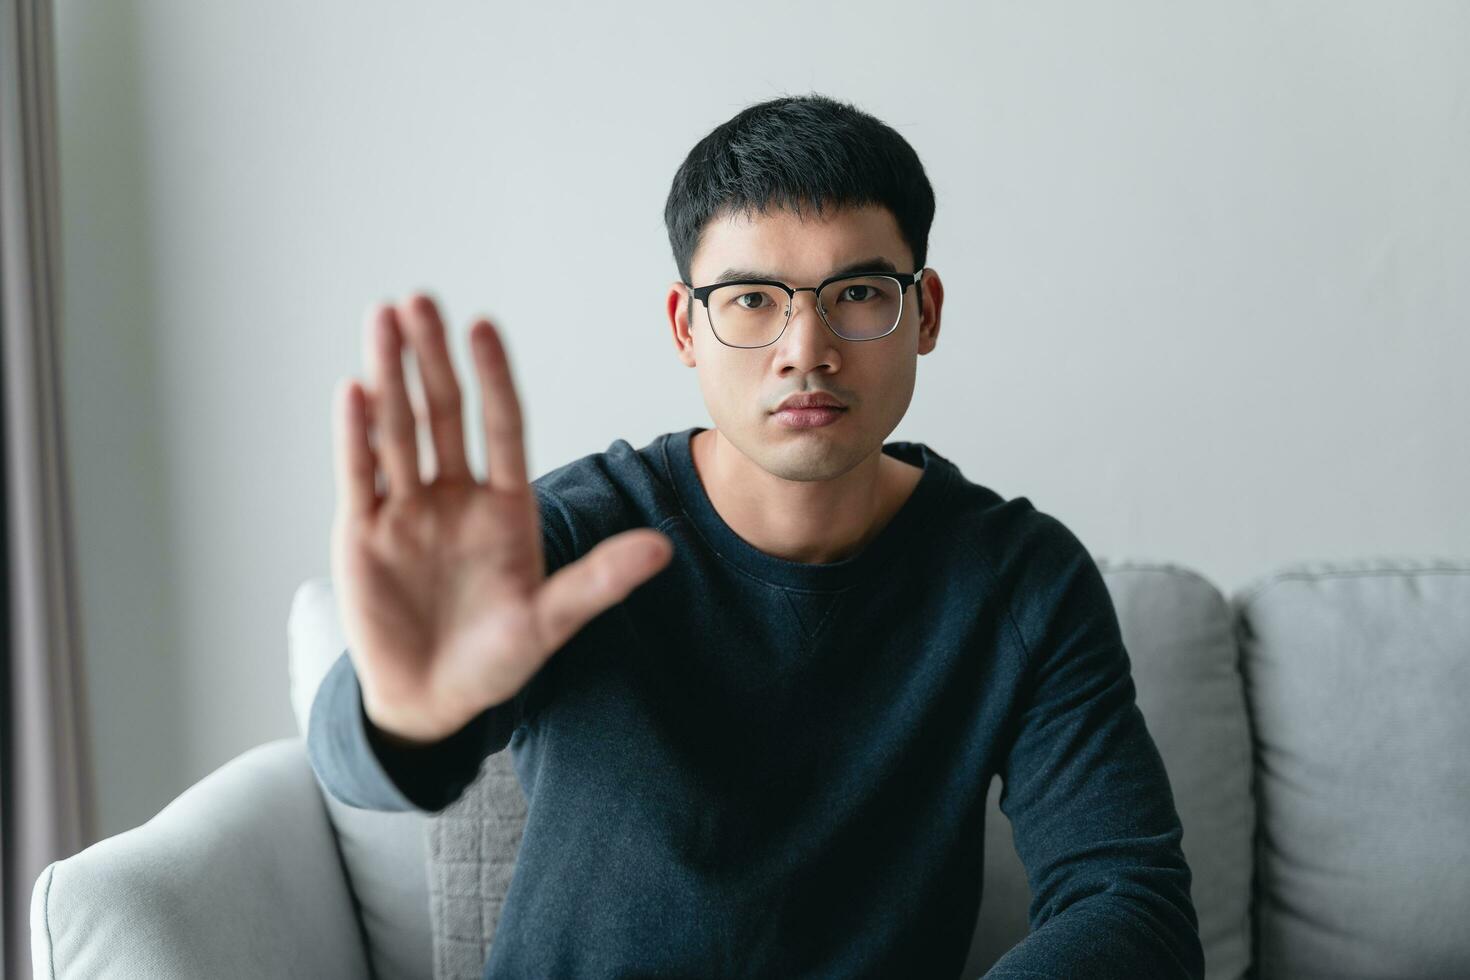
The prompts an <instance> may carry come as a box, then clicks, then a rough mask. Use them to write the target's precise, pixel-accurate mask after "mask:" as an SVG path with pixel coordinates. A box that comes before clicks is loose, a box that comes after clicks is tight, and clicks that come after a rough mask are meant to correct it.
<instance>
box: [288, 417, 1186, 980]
mask: <svg viewBox="0 0 1470 980" xmlns="http://www.w3.org/2000/svg"><path fill="white" fill-rule="evenodd" d="M697 431H699V427H695V428H690V429H686V430H684V431H682V432H677V433H666V434H664V435H661V436H659V437H657V438H655V439H654V440H653V441H652V442H651V443H650V444H648V445H647V446H645V447H643V448H642V449H637V450H635V449H634V448H633V447H632V446H631V445H630V444H629V443H628V442H627V441H625V440H621V439H619V440H617V441H616V442H614V443H613V444H612V445H611V446H609V447H608V449H607V451H606V452H604V453H594V454H591V455H588V456H584V457H582V458H581V459H577V460H574V461H573V462H571V463H568V464H566V465H564V466H562V467H560V468H558V469H555V470H552V471H551V472H549V473H547V474H545V475H544V476H541V477H539V478H538V479H536V480H534V481H533V486H534V487H535V490H536V494H537V500H538V503H539V505H540V509H541V519H542V530H543V540H544V542H545V546H546V548H545V551H546V563H547V571H548V574H550V573H551V572H554V571H555V570H556V569H558V568H560V567H561V566H562V565H564V564H566V563H568V562H571V561H574V560H576V559H577V558H580V557H581V556H583V555H585V554H586V553H587V552H588V551H589V550H590V549H591V548H592V546H593V545H594V544H596V543H597V542H598V541H601V540H602V539H604V538H606V537H608V536H610V535H612V534H615V533H617V532H619V531H623V530H627V529H629V528H634V527H653V528H657V529H658V530H659V531H662V532H663V533H664V534H666V535H668V536H669V537H670V538H671V539H672V540H673V543H674V555H673V558H672V559H671V561H670V563H669V564H668V565H667V566H666V567H665V568H664V569H662V570H661V571H660V572H659V573H658V574H657V575H655V576H654V577H653V578H651V579H649V580H648V581H647V582H645V583H643V584H642V585H640V586H639V587H638V588H637V589H635V590H634V591H633V592H632V593H631V594H630V595H629V596H628V597H627V599H625V600H624V601H623V602H621V603H619V604H618V605H616V606H614V607H612V608H611V609H608V610H606V611H605V612H603V613H602V614H600V615H599V616H598V617H596V618H595V619H593V620H592V621H591V622H589V623H588V624H587V625H586V626H585V627H584V628H583V629H582V630H581V631H580V632H579V633H578V634H577V635H576V636H575V637H574V638H573V639H572V640H571V641H569V642H568V643H567V645H566V646H564V647H563V648H562V649H561V650H559V651H558V652H557V653H555V654H554V655H553V656H552V658H551V659H550V660H549V661H547V663H546V664H545V665H544V666H543V667H542V669H541V670H540V672H538V673H537V674H536V676H535V677H534V678H533V679H532V680H531V683H530V684H528V685H527V686H526V688H525V689H523V690H522V691H521V693H520V694H518V695H517V696H516V697H515V698H513V699H512V700H511V701H507V702H505V703H504V704H501V705H497V706H495V707H492V708H490V709H487V710H486V711H485V712H483V713H482V714H481V715H479V716H478V717H476V718H475V719H474V720H472V721H471V722H469V724H467V725H466V726H465V728H463V729H461V730H460V731H459V732H458V733H456V734H454V735H451V736H449V737H447V738H446V739H444V740H443V741H442V742H439V743H436V744H434V745H431V746H427V747H423V748H415V749H410V750H394V749H390V748H389V747H387V746H386V745H385V744H384V743H383V742H382V741H381V740H380V739H379V738H377V737H376V735H377V733H376V730H375V729H374V728H373V727H372V725H371V723H370V722H368V720H367V718H366V716H365V715H364V714H363V710H362V700H361V690H360V688H359V686H358V682H357V676H356V674H355V673H354V670H353V666H352V662H351V660H350V659H349V657H348V656H347V654H346V653H345V652H344V653H343V654H342V656H341V657H340V658H339V659H338V660H337V661H336V663H335V664H334V665H333V667H332V668H331V670H330V671H329V673H328V674H327V675H326V678H325V679H324V681H323V682H322V686H321V688H320V689H319V690H318V692H317V695H316V699H315V701H314V703H313V707H312V711H311V717H310V722H309V727H308V735H307V742H308V751H309V755H310V759H311V763H312V766H313V768H314V769H315V771H316V774H317V777H318V779H319V780H320V781H321V783H322V785H323V786H324V787H325V789H326V790H327V791H328V792H330V793H331V794H332V795H333V796H335V797H336V798H337V799H339V800H341V801H343V802H344V803H347V804H350V805H352V806H356V807H364V808H370V809H378V810H409V809H419V810H423V811H428V812H436V811H438V810H441V809H443V808H444V807H445V806H447V805H449V804H450V803H452V802H453V801H454V800H455V799H457V798H458V797H459V796H460V795H461V793H462V792H463V791H464V789H465V787H466V786H468V785H469V784H470V783H471V782H472V781H473V780H474V779H475V777H476V776H477V774H478V772H479V768H480V765H481V764H482V763H483V761H484V759H485V757H486V756H487V755H489V754H490V753H494V752H499V751H502V750H503V749H505V748H506V747H507V746H509V747H510V750H511V753H512V757H513V761H514V764H515V769H516V772H517V774H518V777H519V779H520V783H521V786H522V788H523V789H524V791H525V795H526V800H527V804H528V811H527V817H526V825H525V831H524V835H523V837H522V840H521V846H520V851H519V854H518V856H517V860H516V868H515V874H514V877H513V878H512V880H511V883H510V887H509V891H508V893H507V895H506V900H505V904H504V906H503V907H502V910H501V915H500V920H499V924H498V926H497V930H496V934H495V937H494V941H493V943H492V945H491V948H490V956H489V961H488V962H487V964H486V966H485V974H484V975H485V976H486V977H489V978H495V977H558V978H561V977H654V976H659V977H674V976H678V977H737V976H738V977H746V976H749V977H942V978H953V977H957V976H959V974H960V971H961V969H962V967H963V966H964V963H965V959H966V955H967V953H968V950H969V945H970V939H971V936H972V933H973V931H974V925H975V920H976V917H977V915H978V912H979V901H980V895H979V893H980V881H981V869H982V863H981V862H982V860H983V854H982V845H983V841H984V836H985V835H984V832H983V820H984V815H985V801H986V795H987V791H988V788H989V784H990V780H991V778H992V777H993V776H999V777H1000V778H1001V780H1002V781H1003V793H1002V795H1001V797H1000V806H1001V809H1002V810H1003V811H1004V812H1005V813H1006V815H1007V816H1008V817H1009V818H1010V820H1011V823H1012V825H1013V829H1014V833H1015V842H1016V848H1017V851H1018V853H1019V855H1020V858H1021V860H1022V862H1023V863H1024V865H1025V867H1026V871H1027V875H1028V878H1029V880H1030V884H1031V894H1032V902H1031V906H1030V910H1029V913H1030V924H1031V932H1030V934H1029V935H1028V936H1027V938H1026V939H1025V940H1024V941H1022V942H1021V943H1020V944H1018V945H1017V946H1016V947H1015V948H1014V949H1012V950H1011V951H1010V952H1009V953H1007V954H1006V955H1005V956H1004V957H1003V958H1002V959H1001V960H1000V961H999V962H998V963H997V964H996V965H995V967H994V968H993V969H992V970H991V971H990V973H989V974H987V976H992V977H1027V978H1034V977H1038V976H1050V977H1089V978H1109V977H1119V978H1122V977H1127V978H1130V980H1136V978H1141V977H1200V976H1203V974H1204V965H1203V953H1202V951H1201V946H1200V941H1199V934H1198V920H1197V918H1196V914H1195V909H1194V905H1193V904H1192V902H1191V899H1190V894H1189V890H1190V881H1191V874H1190V870H1189V867H1188V865H1187V864H1186V863H1185V860H1184V855H1183V852H1182V851H1181V849H1180V840H1181V833H1182V832H1181V827H1180V822H1179V817H1178V813H1177V811H1176V809H1175V806H1174V798H1173V793H1172V791H1171V788H1170V784H1169V780H1168V777H1167V775H1166V773H1165V771H1164V767H1163V763H1162V761H1161V759H1160V757H1159V753H1158V750H1157V748H1156V746H1155V744H1154V742H1153V739H1152V737H1151V736H1150V734H1149V732H1148V729H1147V727H1146V725H1145V722H1144V718H1143V716H1142V714H1141V713H1140V712H1139V710H1138V707H1137V705H1136V703H1135V700H1134V693H1135V691H1134V685H1133V679H1132V676H1131V673H1130V666H1129V658H1128V654H1127V652H1126V650H1125V649H1124V645H1123V641H1122V637H1121V635H1120V632H1119V626H1118V620H1117V615H1116V612H1115V610H1114V607H1113V604H1112V599H1111V596H1110V595H1109V593H1108V591H1107V587H1106V585H1105V584H1104V582H1103V579H1102V576H1101V573H1100V571H1099V569H1098V567H1097V565H1096V564H1095V562H1094V561H1093V559H1092V558H1091V557H1090V555H1089V553H1088V551H1087V550H1086V549H1085V548H1084V547H1083V545H1082V544H1081V542H1080V541H1079V540H1078V539H1077V538H1076V537H1075V536H1074V535H1073V534H1072V532H1071V531H1069V530H1068V529H1067V528H1066V527H1065V526H1064V525H1063V524H1062V523H1061V522H1060V521H1058V520H1057V519H1056V518H1054V517H1051V516H1050V515H1048V514H1045V513H1043V512H1041V511H1039V510H1037V509H1036V508H1035V507H1033V506H1032V504H1031V502H1030V501H1029V500H1027V499H1026V498H1025V497H1017V498H1015V499H1012V500H1005V499H1003V498H1001V497H1000V496H999V495H998V494H996V493H995V492H994V491H992V490H990V489H987V488H986V487H983V486H980V485H978V484H975V483H972V482H970V481H969V480H968V479H966V478H965V477H964V476H963V474H962V473H961V472H960V470H959V469H958V467H956V466H955V465H954V464H953V463H952V462H950V461H949V460H948V459H946V458H945V457H943V456H940V455H939V454H938V453H936V452H935V451H934V450H932V449H930V448H929V447H928V446H926V445H925V444H923V443H913V442H890V443H887V444H886V445H885V446H884V447H883V451H884V452H885V453H888V454H889V455H892V456H896V457H898V458H899V459H902V460H904V461H906V462H910V463H913V464H915V465H918V466H922V467H923V470H924V472H923V476H922V478H921V479H920V481H919V483H918V484H917V486H916V487H915V489H914V491H913V493H912V495H911V496H910V497H909V499H908V500H907V501H906V502H905V503H904V505H903V506H902V508H901V509H900V510H899V511H898V512H897V513H896V514H895V515H894V516H893V518H892V519H891V520H890V521H889V523H888V524H887V525H886V526H884V528H883V529H882V531H881V532H880V533H879V534H878V536H877V537H876V538H874V539H873V540H872V541H870V542H869V543H868V545H867V546H866V547H865V548H864V549H863V550H862V551H860V552H859V553H857V554H855V555H853V556H851V557H848V558H846V559H844V560H842V561H836V562H830V563H824V564H805V563H801V562H793V561H787V560H784V559H781V558H777V557H774V556H771V555H768V554H766V553H765V552H762V551H760V550H759V549H757V548H755V547H753V546H751V545H750V544H749V543H747V542H746V541H745V540H744V539H742V538H741V537H740V536H739V535H737V534H736V533H735V532H734V531H733V530H731V528H730V527H729V526H728V525H727V524H725V522H724V521H723V520H722V519H721V518H720V516H719V513H718V512H717V511H716V510H715V509H714V507H713V505H712V504H711V503H710V500H709V497H708V496H707V494H706V493H705V491H704V487H703V485H702V483H701V482H700V478H699V475H698V473H697V472H696V470H695V468H694V464H693V460H692V458H691V456H690V449H689V440H690V438H691V436H692V435H693V434H694V433H695V432H697Z"/></svg>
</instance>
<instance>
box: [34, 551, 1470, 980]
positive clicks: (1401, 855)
mask: <svg viewBox="0 0 1470 980" xmlns="http://www.w3.org/2000/svg"><path fill="white" fill-rule="evenodd" d="M1098 564H1099V567H1100V568H1101V569H1102V571H1103V575H1104V578H1105V580H1106V581H1107V584H1108V588H1109V590H1110V592H1111V594H1112V597H1113V600H1114V605H1115V607H1116V609H1117V612H1118V617H1119V621H1120V623H1121V626H1122V629H1123V635H1124V639H1125V642H1126V644H1127V647H1128V651H1129V655H1130V657H1131V659H1132V663H1133V673H1134V679H1135V683H1136V686H1137V690H1138V700H1139V705H1140V707H1141V709H1142V711H1143V714H1144V717H1145V719H1146V720H1147V722H1148V725H1149V730H1150V731H1151V732H1152V733H1153V735H1154V738H1155V740H1156V742H1157V743H1158V745H1159V750H1160V752H1161V754H1162V755H1163V758H1164V763H1165V765H1166V766H1167V768H1168V770H1169V775H1170V780H1171V782H1172V785H1173V788H1174V794H1175V800H1176V803H1177V805H1178V808H1179V812H1180V818H1181V820H1182V822H1183V826H1184V838H1183V846H1184V851H1185V854H1186V856H1187V858H1188V860H1189V863H1190V866H1191V868H1192V869H1193V872H1194V879H1193V889H1192V894H1193V896H1194V901H1195V905H1196V908H1197V909H1198V912H1199V920H1200V935H1201V939H1202V941H1203V944H1204V950H1205V962H1206V966H1207V971H1208V976H1209V977H1211V978H1226V977H1231V978H1233V977H1242V976H1255V977H1375V978H1377V977H1416V978H1425V977H1461V978H1463V977H1470V752H1467V751H1466V749H1467V747H1470V712H1467V710H1466V705H1467V703H1470V562H1456V561H1421V562H1416V561H1390V560H1375V561H1364V562H1355V563H1336V564H1322V563H1318V564H1299V565H1293V566H1290V567H1287V568H1283V569H1280V570H1278V571H1276V572H1274V573H1271V574H1269V575H1265V576H1262V577H1261V578H1259V579H1257V580H1255V581H1253V582H1252V583H1251V584H1249V585H1248V586H1246V587H1244V588H1242V589H1241V590H1239V591H1238V592H1237V593H1236V594H1235V595H1234V596H1232V597H1231V598H1229V599H1227V598H1225V597H1224V596H1223V595H1222V594H1221V593H1220V592H1219V590H1217V589H1216V588H1215V587H1214V586H1212V585H1211V584H1210V583H1209V582H1208V581H1207V580H1205V579H1204V578H1203V577H1201V576H1200V575H1198V574H1195V573H1193V572H1191V571H1188V570H1187V569H1184V568H1181V567H1178V566H1176V565H1170V564H1161V563H1145V562H1123V561H1109V560H1108V559H1105V558H1099V559H1098ZM288 634H289V650H290V653H289V655H290V668H291V673H290V676H291V701H292V706H293V708H294V710H295V714H296V719H297V723H298V726H299V731H300V732H304V731H305V724H306V719H307V716H308V711H309V709H310V706H311V701H312V696H313V694H314V692H315V690H316V685H317V683H318V682H319V681H320V679H321V677H322V676H323V674H324V673H325V672H326V669H327V667H328V666H329V665H330V664H331V662H332V661H333V660H334V659H335V658H336V657H337V656H338V655H339V654H340V653H341V652H342V650H343V649H344V647H345V643H344V640H343V637H342V633H341V630H340V627H339V625H338V621H337V615H336V608H335V600H334V597H333V594H332V591H331V583H330V581H328V580H326V579H313V580H310V581H308V582H306V583H304V584H303V585H302V586H301V587H300V589H299V590H298V592H297V594H296V597H295V600H294V602H293V605H292V608H291V611H290V619H289V626H288ZM999 789H1000V786H999V781H998V780H997V781H996V782H994V783H993V784H992V788H991V794H990V809H989V815H988V817H987V820H986V825H985V827H984V828H983V831H982V828H979V827H977V828H976V832H977V833H981V832H983V833H984V834H985V836H986V867H985V875H984V878H985V881H984V904H983V906H982V909H981V912H980V916H979V919H978V921H977V923H976V931H975V937H974V940H973V943H972V946H971V950H970V957H969V963H968V966H967V969H966V971H965V973H964V976H966V977H973V976H979V975H980V974H982V973H983V972H984V970H985V969H986V968H987V967H988V966H989V965H990V964H991V963H992V962H993V961H994V960H995V959H996V958H998V957H999V956H1000V954H1001V953H1003V952H1004V951H1005V950H1006V949H1008V948H1009V947H1010V946H1011V945H1013V944H1014V943H1015V942H1017V941H1018V940H1019V939H1020V938H1021V937H1022V936H1023V935H1025V932H1026V929H1027V904H1028V901H1029V890H1028V886H1027V881H1026V875H1025V870H1024V868H1023V867H1022V866H1021V865H1020V862H1019V861H1018V859H1017V858H1016V855H1015V850H1014V848H1013V846H1012V843H1011V838H1010V827H1009V824H1008V823H1007V821H1006V818H1005V816H1004V815H1003V814H1002V813H1001V812H1000V811H999V809H998V808H997V800H998V797H999ZM524 815H525V804H524V799H523V798H522V796H521V793H520V788H519V784H518V783H517V781H516V778H515V775H514V770H513V769H512V768H511V766H510V760H509V757H508V752H507V753H504V754H501V755H498V756H494V757H491V758H490V759H488V760H487V761H486V764H485V767H484V769H483V770H482V772H481V774H480V778H479V779H478V780H477V782H476V783H474V784H473V785H472V786H471V787H470V788H469V789H468V790H466V792H465V794H464V795H463V796H462V797H461V798H460V799H459V800H458V801H456V802H455V803H454V804H453V805H451V806H450V807H449V808H448V809H446V810H445V811H444V812H443V813H441V814H437V815H434V816H427V815H424V814H418V813H378V812H372V811H366V810H355V809H352V808H350V807H346V806H343V805H341V804H340V803H338V802H337V801H336V800H335V799H332V798H330V797H325V796H324V795H323V794H322V792H321V791H320V789H319V787H318V785H317V783H316V780H315V777H314V775H313V773H312V771H311V768H310V766H309V765H308V763H307V759H306V754H305V751H304V742H303V739H302V738H301V737H299V735H298V736H297V737H292V738H283V739H280V740H277V741H274V742H270V743H267V744H264V745H260V746H257V747H255V748H253V749H250V750H249V751H247V752H245V753H243V754H242V755H240V756H239V757H237V758H235V759H233V760H232V761H230V762H228V763H226V764H225V765H223V766H221V767H220V768H219V769H218V770H217V771H215V772H214V773H212V774H210V775H209V776H207V777H206V778H204V779H203V780H201V781H200V782H199V783H197V784H196V785H194V786H193V787H191V788H190V789H188V790H187V791H186V792H184V793H183V794H182V795H181V796H180V797H179V798H178V799H176V800H174V801H173V802H171V803H170V804H169V805H168V806H166V807H165V808H164V809H163V810H162V811H161V812H160V813H159V814H158V815H157V816H156V817H154V818H153V819H152V820H149V821H148V822H147V823H145V824H144V825H143V826H141V827H137V828H135V829H133V830H130V831H127V832H126V833H122V834H119V835H117V836H115V837H112V838H109V839H107V840H103V841H100V842H98V843H97V844H94V845H93V846H91V847H89V848H87V849H85V850H83V851H82V852H80V853H79V854H76V855H74V856H72V857H70V858H67V859H65V860H62V861H57V862H55V863H53V864H51V865H50V866H48V867H47V868H46V869H45V871H44V872H43V873H42V875H41V876H40V878H39V879H38V880H37V882H36V885H35V889H34V896H33V900H32V906H31V936H32V943H33V951H34V963H35V971H36V973H35V975H36V976H37V977H47V978H49V977H65V978H70V977H111V976H119V977H142V976H147V977H169V978H172V977H204V976H208V977H311V978H324V977H366V976H370V975H371V976H377V977H380V978H403V977H422V978H428V977H434V978H436V980H439V978H450V977H453V978H462V977H463V978H477V977H479V976H480V969H481V965H482V963H483V962H484V959H485V957H486V955H487V951H488V944H489V940H490V937H491V936H492V935H493V933H494V928H495V922H496V919H497V916H498V914H499V910H500V901H501V898H502V896H503V895H504V892H505V889H506V887H507V886H508V884H509V880H510V875H511V872H512V871H513V870H514V866H515V851H516V846H517V843H518V841H519V836H520V828H521V824H522V822H523V820H524ZM977 885H978V883H977Z"/></svg>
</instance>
